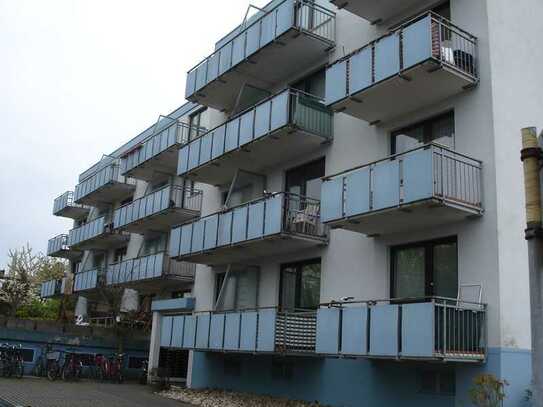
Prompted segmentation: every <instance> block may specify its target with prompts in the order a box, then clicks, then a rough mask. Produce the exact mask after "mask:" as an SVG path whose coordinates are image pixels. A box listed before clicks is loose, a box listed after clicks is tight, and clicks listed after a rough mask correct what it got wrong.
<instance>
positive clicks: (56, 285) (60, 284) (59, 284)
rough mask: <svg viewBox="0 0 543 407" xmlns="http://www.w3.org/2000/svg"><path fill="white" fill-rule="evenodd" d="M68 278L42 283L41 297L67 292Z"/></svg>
mask: <svg viewBox="0 0 543 407" xmlns="http://www.w3.org/2000/svg"><path fill="white" fill-rule="evenodd" d="M65 285H66V278H62V279H58V280H50V281H46V282H44V283H42V284H41V288H40V297H41V298H50V297H56V296H59V295H62V294H64V293H65Z"/></svg>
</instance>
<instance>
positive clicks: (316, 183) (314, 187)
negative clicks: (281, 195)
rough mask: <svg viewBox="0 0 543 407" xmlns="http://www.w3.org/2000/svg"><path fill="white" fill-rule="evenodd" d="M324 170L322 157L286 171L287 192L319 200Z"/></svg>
mask: <svg viewBox="0 0 543 407" xmlns="http://www.w3.org/2000/svg"><path fill="white" fill-rule="evenodd" d="M324 171H325V159H324V158H321V159H319V160H317V161H313V162H311V163H309V164H305V165H302V166H300V167H297V168H293V169H292V170H289V171H287V174H286V190H287V192H290V193H293V194H297V195H301V196H305V197H308V198H313V199H318V200H320V198H321V185H322V180H321V178H322V177H324Z"/></svg>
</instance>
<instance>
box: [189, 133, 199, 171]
mask: <svg viewBox="0 0 543 407" xmlns="http://www.w3.org/2000/svg"><path fill="white" fill-rule="evenodd" d="M200 142H201V140H200V139H196V140H194V141H193V142H192V143H190V144H189V166H188V169H189V170H192V169H193V168H196V167H198V165H199V163H200Z"/></svg>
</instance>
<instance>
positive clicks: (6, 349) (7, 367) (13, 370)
mask: <svg viewBox="0 0 543 407" xmlns="http://www.w3.org/2000/svg"><path fill="white" fill-rule="evenodd" d="M0 372H1V374H2V376H3V377H12V376H14V377H15V378H17V379H21V378H22V377H23V374H24V362H23V352H22V346H21V345H18V346H17V345H10V344H7V343H5V344H3V345H2V346H1V348H0Z"/></svg>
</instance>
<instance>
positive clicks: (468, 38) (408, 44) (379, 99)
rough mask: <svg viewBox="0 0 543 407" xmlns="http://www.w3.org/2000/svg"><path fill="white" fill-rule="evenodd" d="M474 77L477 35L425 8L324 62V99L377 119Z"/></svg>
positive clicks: (458, 88) (468, 84)
mask: <svg viewBox="0 0 543 407" xmlns="http://www.w3.org/2000/svg"><path fill="white" fill-rule="evenodd" d="M375 3H377V2H375ZM478 81H479V74H478V59H477V39H476V38H475V37H474V36H472V35H471V34H469V33H467V32H465V31H463V30H462V29H460V28H458V27H456V26H454V25H453V24H452V23H450V22H449V21H448V20H445V19H443V18H442V17H440V16H438V15H435V14H433V13H426V14H423V15H422V16H419V17H417V18H415V19H413V20H412V21H410V22H408V23H406V24H404V25H402V26H401V27H400V28H398V29H396V30H394V31H392V32H390V33H388V34H387V35H385V36H383V37H381V38H379V39H377V40H375V41H373V42H371V43H370V44H368V45H366V46H364V47H362V48H361V49H359V50H357V51H355V52H353V53H352V54H350V55H348V56H346V57H344V58H342V59H340V60H338V61H336V63H334V64H332V65H331V66H329V67H328V68H327V72H326V104H327V105H328V106H330V107H331V108H333V109H334V110H335V111H338V112H343V113H346V114H349V115H351V116H354V117H356V118H359V119H362V120H365V121H367V122H369V123H375V124H377V123H381V122H387V121H390V120H392V119H395V118H397V117H400V116H403V115H406V114H409V113H411V112H414V111H416V110H419V109H421V108H424V107H427V106H431V105H433V104H435V103H438V102H440V101H443V100H446V99H447V98H450V97H452V96H454V95H457V94H459V93H461V92H463V91H465V90H466V89H471V88H473V87H474V86H476V85H477V83H478Z"/></svg>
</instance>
